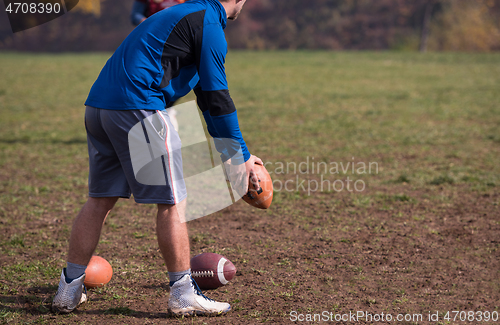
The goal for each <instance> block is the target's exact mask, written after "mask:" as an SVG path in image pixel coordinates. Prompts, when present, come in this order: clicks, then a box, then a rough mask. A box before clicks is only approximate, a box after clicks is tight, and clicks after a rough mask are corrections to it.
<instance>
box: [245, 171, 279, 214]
mask: <svg viewBox="0 0 500 325" xmlns="http://www.w3.org/2000/svg"><path fill="white" fill-rule="evenodd" d="M254 171H255V174H256V175H257V178H258V184H253V183H252V182H251V181H250V183H249V184H248V192H247V194H245V195H244V196H243V200H245V202H246V203H248V204H250V205H251V206H254V207H256V208H259V209H267V208H269V207H270V206H271V203H272V202H273V180H272V179H271V176H270V175H269V173H268V172H267V170H266V168H265V167H264V166H262V165H258V164H255V168H254Z"/></svg>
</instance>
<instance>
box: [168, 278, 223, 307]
mask: <svg viewBox="0 0 500 325" xmlns="http://www.w3.org/2000/svg"><path fill="white" fill-rule="evenodd" d="M230 309H231V305H229V304H228V303H225V302H217V301H214V300H212V299H210V298H208V297H206V296H205V295H204V294H203V293H201V290H200V288H199V287H198V285H197V284H196V282H195V281H194V280H193V278H191V275H189V274H186V275H184V276H183V277H182V278H181V279H180V280H178V281H177V282H175V283H174V285H173V286H171V287H170V298H169V300H168V311H169V312H170V313H171V314H173V315H175V316H185V315H220V314H222V313H226V312H228V311H229V310H230Z"/></svg>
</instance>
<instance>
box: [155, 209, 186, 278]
mask: <svg viewBox="0 0 500 325" xmlns="http://www.w3.org/2000/svg"><path fill="white" fill-rule="evenodd" d="M186 201H187V200H183V201H182V202H180V203H178V204H176V205H165V204H158V215H157V218H156V235H157V237H158V246H160V251H161V254H162V255H163V259H164V260H165V265H166V266H167V269H168V271H169V272H181V271H185V270H187V269H189V268H190V255H189V237H188V231H187V226H186V223H185V222H183V220H184V213H185V210H186Z"/></svg>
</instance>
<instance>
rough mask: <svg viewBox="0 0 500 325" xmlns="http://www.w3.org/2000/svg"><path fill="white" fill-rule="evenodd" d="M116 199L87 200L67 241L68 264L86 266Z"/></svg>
mask: <svg viewBox="0 0 500 325" xmlns="http://www.w3.org/2000/svg"><path fill="white" fill-rule="evenodd" d="M116 201H118V198H117V197H106V198H92V197H90V198H89V199H88V200H87V203H85V205H84V206H83V208H82V210H81V211H80V213H79V214H78V216H77V217H76V219H75V222H74V223H73V229H72V230H71V237H70V239H69V251H68V262H70V263H75V264H79V265H87V264H88V263H89V261H90V258H91V257H92V254H93V253H94V251H95V249H96V247H97V244H98V243H99V237H100V236H101V229H102V225H103V224H104V221H105V220H106V217H107V216H108V214H109V211H110V210H111V209H112V208H113V206H114V205H115V203H116Z"/></svg>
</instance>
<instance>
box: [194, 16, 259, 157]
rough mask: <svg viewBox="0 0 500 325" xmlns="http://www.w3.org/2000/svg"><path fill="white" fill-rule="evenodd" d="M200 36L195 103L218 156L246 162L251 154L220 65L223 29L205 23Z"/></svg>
mask: <svg viewBox="0 0 500 325" xmlns="http://www.w3.org/2000/svg"><path fill="white" fill-rule="evenodd" d="M200 38H201V39H199V40H198V41H200V44H198V46H199V47H198V49H197V65H198V74H199V77H200V81H199V83H198V86H197V87H196V88H195V93H196V97H197V102H198V106H199V107H200V109H201V111H202V113H203V116H204V118H205V121H206V122H207V128H208V132H209V133H210V135H211V136H212V137H214V139H218V141H217V142H216V147H217V150H218V151H219V152H220V153H221V158H222V159H223V160H224V161H226V160H228V159H229V158H234V157H238V156H239V157H240V158H239V159H243V161H242V162H246V161H248V160H249V159H250V157H251V154H250V152H249V150H248V148H247V145H246V143H245V141H244V140H243V135H242V134H241V131H240V127H239V123H238V115H237V112H236V108H235V106H234V102H233V100H232V98H231V96H230V95H229V90H228V85H227V79H226V72H225V68H224V63H225V57H226V53H227V43H226V40H225V37H224V32H223V31H222V28H221V27H220V26H219V25H216V24H213V25H206V26H205V27H204V30H203V36H202V37H200ZM238 152H239V154H238ZM242 162H241V163H242ZM233 163H237V162H233Z"/></svg>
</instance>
